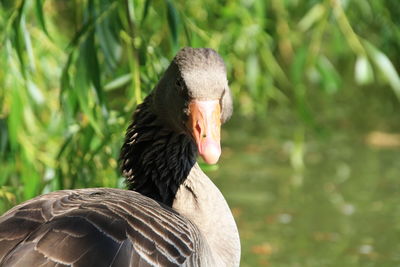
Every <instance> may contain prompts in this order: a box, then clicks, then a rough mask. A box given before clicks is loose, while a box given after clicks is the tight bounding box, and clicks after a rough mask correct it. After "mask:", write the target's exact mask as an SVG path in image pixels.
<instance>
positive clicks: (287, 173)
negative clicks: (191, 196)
mask: <svg viewBox="0 0 400 267" xmlns="http://www.w3.org/2000/svg"><path fill="white" fill-rule="evenodd" d="M287 128H289V129H290V126H289V127H287ZM283 130H285V129H284V128H283V129H282V131H283ZM274 131H275V133H274V132H272V131H271V130H268V129H266V127H262V126H255V125H254V124H253V123H251V122H243V121H240V120H236V122H233V123H232V124H230V125H228V127H226V128H225V130H224V132H223V140H224V142H223V155H222V158H221V160H220V164H219V168H218V169H217V170H214V171H208V175H209V176H210V177H212V178H213V181H214V182H215V183H216V184H217V186H218V187H219V188H220V189H221V191H222V192H223V194H224V195H225V197H226V199H227V201H228V202H229V205H230V206H231V208H232V210H233V213H234V216H235V218H236V221H237V224H238V227H239V231H240V237H241V243H242V264H241V266H243V267H246V266H274V267H276V266H282V267H287V266H400V241H399V240H400V148H399V146H400V145H399V143H398V142H400V138H399V136H398V135H393V134H386V133H372V134H370V135H368V133H367V132H358V133H351V134H350V133H348V132H347V131H346V130H343V131H340V130H338V131H336V132H335V134H334V135H330V136H329V135H328V136H317V137H315V136H314V137H312V136H307V138H305V140H306V141H305V142H304V143H301V142H300V143H299V144H294V143H293V142H291V141H290V139H285V137H283V136H284V135H285V134H283V135H279V134H276V132H279V129H278V130H274ZM286 133H287V132H286ZM286 136H290V134H286ZM396 140H397V141H396ZM390 141H392V142H390ZM296 151H297V152H296ZM299 151H300V152H301V154H302V155H304V157H301V156H300V157H299V155H298V154H299V153H298V152H299ZM296 153H297V155H296ZM302 159H303V161H302Z"/></svg>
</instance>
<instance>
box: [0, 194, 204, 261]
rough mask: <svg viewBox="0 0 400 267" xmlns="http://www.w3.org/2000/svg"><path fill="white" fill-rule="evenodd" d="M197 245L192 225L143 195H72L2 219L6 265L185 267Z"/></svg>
mask: <svg viewBox="0 0 400 267" xmlns="http://www.w3.org/2000/svg"><path fill="white" fill-rule="evenodd" d="M44 200H45V201H44ZM43 214H48V216H44V215H43ZM196 241H198V236H197V229H196V227H195V226H194V225H193V224H191V223H190V222H189V221H188V220H187V219H185V218H183V217H181V216H180V215H178V214H177V213H176V212H174V211H173V210H171V209H170V208H168V207H167V206H164V205H162V204H160V203H158V202H156V201H154V200H152V199H149V198H147V197H145V196H142V195H140V194H139V193H137V192H132V191H127V190H120V189H110V188H107V189H102V188H98V189H80V190H66V191H58V192H54V193H50V194H47V195H44V196H41V197H38V198H35V199H32V200H30V201H28V202H25V203H23V204H21V205H19V206H17V207H15V208H14V209H12V210H10V211H9V212H8V213H6V214H5V215H4V216H3V217H1V218H0V265H1V266H27V265H26V264H27V263H28V262H30V263H33V262H34V263H35V265H37V266H39V265H40V264H44V266H56V265H57V264H61V266H154V265H157V266H181V265H183V264H184V263H185V261H187V260H188V259H189V258H193V257H194V258H196V257H198V255H197V254H196V252H195V251H194V245H193V244H194V242H196ZM190 261H191V260H190Z"/></svg>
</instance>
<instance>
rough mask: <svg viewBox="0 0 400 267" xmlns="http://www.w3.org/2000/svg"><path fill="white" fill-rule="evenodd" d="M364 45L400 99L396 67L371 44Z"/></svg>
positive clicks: (399, 78)
mask: <svg viewBox="0 0 400 267" xmlns="http://www.w3.org/2000/svg"><path fill="white" fill-rule="evenodd" d="M364 43H365V45H366V47H367V51H368V53H369V55H370V57H371V58H372V60H373V62H374V63H375V65H376V66H377V68H378V70H379V71H380V73H381V74H382V76H383V77H385V79H386V80H387V82H388V83H389V85H390V86H391V87H392V89H393V91H394V93H395V94H396V96H397V97H398V98H399V99H400V77H399V74H398V73H397V71H396V69H395V67H394V66H393V63H392V62H391V60H390V59H389V58H388V57H387V56H386V55H385V54H384V53H382V52H381V51H379V50H378V49H377V48H375V47H374V46H373V45H372V44H371V43H369V42H367V41H365V42H364Z"/></svg>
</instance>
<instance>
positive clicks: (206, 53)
mask: <svg viewBox="0 0 400 267" xmlns="http://www.w3.org/2000/svg"><path fill="white" fill-rule="evenodd" d="M154 108H155V112H156V113H157V114H158V116H159V118H160V119H162V120H163V121H164V123H165V124H166V125H168V126H169V127H171V128H172V129H174V130H175V131H176V132H183V133H185V134H187V135H188V136H190V137H191V138H192V140H193V141H194V142H195V144H196V147H197V151H198V153H199V155H200V156H201V157H202V158H203V160H204V161H205V162H206V163H209V164H215V163H216V162H217V161H218V159H219V156H220V154H221V146H220V131H221V124H222V123H224V122H225V121H227V120H228V119H229V118H230V116H231V114H232V98H231V92H230V89H229V86H228V80H227V78H226V67H225V64H224V61H223V59H222V58H221V57H220V56H219V55H218V53H217V52H215V51H214V50H212V49H210V48H183V49H182V50H181V51H179V52H178V54H177V55H176V56H175V58H174V59H173V61H172V62H171V64H170V66H169V67H168V69H167V70H166V72H165V74H164V75H163V77H162V78H161V80H160V82H159V83H158V85H157V86H156V88H155V93H154Z"/></svg>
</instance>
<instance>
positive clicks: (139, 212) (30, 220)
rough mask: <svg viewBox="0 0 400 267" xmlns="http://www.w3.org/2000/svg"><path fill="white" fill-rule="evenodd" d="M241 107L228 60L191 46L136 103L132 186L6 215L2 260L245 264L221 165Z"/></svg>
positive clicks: (125, 159)
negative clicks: (228, 128)
mask: <svg viewBox="0 0 400 267" xmlns="http://www.w3.org/2000/svg"><path fill="white" fill-rule="evenodd" d="M231 114H232V98H231V92H230V89H229V86H228V81H227V75H226V67H225V63H224V61H223V59H222V58H221V56H220V55H219V54H218V53H217V52H215V51H214V50H212V49H210V48H189V47H187V48H183V49H182V50H180V51H179V52H178V53H177V54H176V56H175V57H174V59H173V60H172V61H171V63H170V65H169V67H168V68H167V69H166V71H165V73H164V74H163V76H162V77H161V79H160V80H159V82H158V84H157V85H156V86H155V88H154V89H153V91H152V92H151V93H150V94H149V95H148V96H147V97H146V98H145V99H144V101H143V102H142V103H141V104H140V105H138V106H137V109H136V111H135V113H134V114H133V120H132V123H131V124H130V125H129V127H128V129H127V132H126V136H125V140H124V143H123V145H122V148H121V154H120V166H121V172H122V174H123V176H124V177H125V180H126V185H127V189H128V190H126V189H113V188H86V189H75V190H61V191H56V192H52V193H48V194H44V195H41V196H38V197H36V198H33V199H31V200H28V201H26V202H24V203H22V204H20V205H18V206H16V207H14V208H12V209H11V210H9V211H8V212H6V213H5V214H3V215H2V216H1V217H0V266H24V267H26V266H46V267H48V266H60V267H61V266H75V267H81V266H85V267H86V266H96V267H99V266H122V267H123V266H132V267H133V266H135V267H136V266H137V267H145V266H216V267H223V266H229V267H230V266H239V262H240V241H239V233H238V229H237V226H236V223H235V221H234V218H233V216H232V213H231V211H230V209H229V206H228V204H227V202H226V200H225V199H224V197H223V195H222V193H221V192H220V191H219V189H218V188H217V187H216V186H215V185H214V183H213V182H212V181H211V180H210V178H208V177H207V175H206V174H205V173H204V172H203V171H202V170H201V169H200V167H199V165H198V163H197V162H196V157H197V156H198V155H199V156H201V157H202V158H203V160H204V161H205V162H206V163H209V164H214V163H216V162H217V161H218V159H219V157H220V154H221V146H220V128H221V124H222V123H224V122H226V121H227V120H228V119H229V118H230V116H231Z"/></svg>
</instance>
